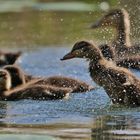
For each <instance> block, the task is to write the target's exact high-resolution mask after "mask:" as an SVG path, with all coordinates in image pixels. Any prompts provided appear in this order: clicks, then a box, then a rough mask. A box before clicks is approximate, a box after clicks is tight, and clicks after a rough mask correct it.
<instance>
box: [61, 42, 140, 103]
mask: <svg viewBox="0 0 140 140" xmlns="http://www.w3.org/2000/svg"><path fill="white" fill-rule="evenodd" d="M72 58H85V59H87V60H89V72H90V75H91V77H92V78H93V80H94V81H95V82H96V83H97V84H98V85H100V86H102V87H103V88H104V89H105V91H106V92H107V94H108V96H109V97H110V99H111V100H112V102H113V103H114V104H122V105H128V106H131V105H132V106H133V105H134V106H135V105H136V106H140V80H139V79H137V78H136V77H135V76H134V75H133V74H132V73H131V72H130V71H129V70H128V69H125V68H122V67H117V66H116V65H115V64H114V63H113V62H112V61H108V60H106V59H105V58H104V57H103V55H102V53H101V51H100V49H99V48H98V47H96V46H95V45H93V44H92V43H90V42H88V41H80V42H77V43H76V44H75V45H74V46H73V48H72V50H71V51H70V53H68V54H66V55H65V56H64V57H63V58H62V59H61V60H67V59H72Z"/></svg>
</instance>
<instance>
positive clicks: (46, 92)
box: [0, 69, 71, 101]
mask: <svg viewBox="0 0 140 140" xmlns="http://www.w3.org/2000/svg"><path fill="white" fill-rule="evenodd" d="M37 81H38V79H37V80H32V81H31V82H28V83H26V84H22V85H21V86H16V87H15V88H12V87H13V86H12V78H11V74H10V73H9V72H8V71H7V70H6V69H1V70H0V91H1V94H0V100H8V101H14V100H21V99H34V100H56V99H62V98H65V97H68V95H69V93H70V92H71V89H69V88H59V89H58V88H56V87H53V86H49V85H48V86H47V85H37V84H35V83H36V82H37Z"/></svg>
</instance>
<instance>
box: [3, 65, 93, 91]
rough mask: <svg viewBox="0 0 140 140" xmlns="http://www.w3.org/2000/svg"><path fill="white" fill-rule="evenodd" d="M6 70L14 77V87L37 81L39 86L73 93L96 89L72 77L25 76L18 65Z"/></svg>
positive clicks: (7, 67) (6, 67) (8, 67)
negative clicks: (63, 89)
mask: <svg viewBox="0 0 140 140" xmlns="http://www.w3.org/2000/svg"><path fill="white" fill-rule="evenodd" d="M3 68H4V69H6V70H7V71H8V72H9V73H10V75H11V77H12V83H13V84H12V86H13V87H16V86H18V85H21V84H25V83H28V82H30V81H32V80H37V81H36V83H34V84H37V85H49V86H53V87H56V88H58V89H59V88H70V89H71V90H72V92H87V91H90V90H93V89H94V87H93V86H91V85H88V84H86V83H85V82H83V81H80V80H77V79H74V78H70V77H64V76H51V77H45V78H43V77H33V76H31V75H27V74H25V73H24V72H23V71H22V69H21V68H19V67H18V66H16V65H7V66H5V67H3Z"/></svg>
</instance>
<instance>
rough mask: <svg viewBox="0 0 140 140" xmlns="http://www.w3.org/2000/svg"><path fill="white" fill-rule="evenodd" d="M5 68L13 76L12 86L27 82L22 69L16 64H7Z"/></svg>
mask: <svg viewBox="0 0 140 140" xmlns="http://www.w3.org/2000/svg"><path fill="white" fill-rule="evenodd" d="M3 69H5V70H7V71H8V72H9V74H10V77H11V82H12V88H15V87H17V86H19V85H22V84H25V83H26V80H25V76H24V74H25V73H24V72H23V71H22V69H21V68H20V67H18V66H16V65H6V66H4V67H3Z"/></svg>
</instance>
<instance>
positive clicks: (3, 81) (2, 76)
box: [0, 69, 11, 91]
mask: <svg viewBox="0 0 140 140" xmlns="http://www.w3.org/2000/svg"><path fill="white" fill-rule="evenodd" d="M10 88H11V77H10V74H9V72H8V71H7V70H4V69H0V91H6V90H9V89H10Z"/></svg>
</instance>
